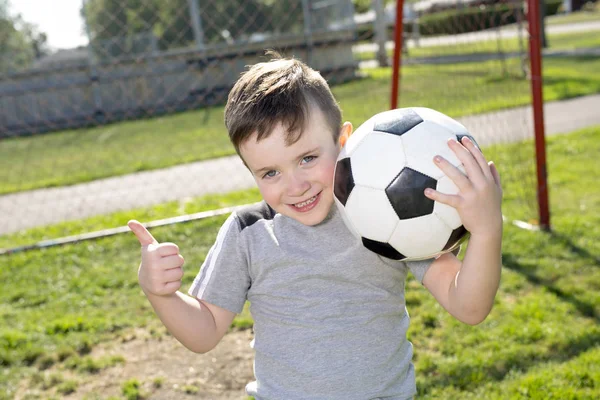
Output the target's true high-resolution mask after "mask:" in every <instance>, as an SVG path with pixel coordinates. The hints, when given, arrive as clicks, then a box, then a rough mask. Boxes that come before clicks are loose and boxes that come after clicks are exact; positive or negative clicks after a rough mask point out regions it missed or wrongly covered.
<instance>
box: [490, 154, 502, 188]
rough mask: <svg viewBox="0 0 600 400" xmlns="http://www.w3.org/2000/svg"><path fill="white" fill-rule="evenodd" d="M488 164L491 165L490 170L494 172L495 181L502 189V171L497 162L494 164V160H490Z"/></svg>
mask: <svg viewBox="0 0 600 400" xmlns="http://www.w3.org/2000/svg"><path fill="white" fill-rule="evenodd" d="M488 165H489V166H490V171H491V172H492V176H493V177H494V182H496V185H498V187H499V188H500V190H502V183H501V182H500V173H499V172H498V168H496V164H494V162H493V161H490V162H489V163H488Z"/></svg>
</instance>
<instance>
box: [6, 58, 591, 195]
mask: <svg viewBox="0 0 600 400" xmlns="http://www.w3.org/2000/svg"><path fill="white" fill-rule="evenodd" d="M505 66H506V68H507V70H508V73H507V74H503V73H502V72H501V71H502V70H501V64H500V63H499V62H497V61H490V62H487V63H464V64H458V65H441V66H434V65H420V66H410V67H406V68H403V70H402V76H403V78H402V79H403V80H402V93H401V100H400V104H401V106H411V105H420V106H426V107H430V108H434V109H437V110H439V111H442V112H444V113H446V114H449V115H451V116H453V117H459V116H462V115H467V114H476V113H481V112H486V111H492V110H498V109H502V108H507V107H514V106H518V105H524V104H528V103H529V102H530V89H529V84H528V82H527V81H526V80H524V79H523V78H521V76H520V75H519V74H518V71H519V67H518V64H517V60H509V61H507V62H506V64H505ZM363 72H364V73H365V75H366V77H365V79H361V80H357V81H353V82H350V83H346V84H343V85H339V86H336V87H334V88H333V91H334V94H335V96H336V98H337V99H338V100H339V102H340V104H341V106H342V108H343V112H344V118H345V119H347V120H350V121H352V122H353V123H354V125H355V126H358V125H360V123H362V122H363V121H364V120H366V119H367V118H369V117H370V116H372V115H374V114H376V113H378V112H381V111H383V110H386V109H388V107H389V96H390V94H389V93H390V79H391V69H390V68H382V69H370V70H365V71H363ZM544 74H545V81H544V97H545V100H546V101H552V100H558V99H565V98H571V97H576V96H581V95H586V94H591V93H598V92H600V59H598V58H582V57H580V58H576V57H570V58H550V59H547V60H545V61H544ZM227 154H233V149H232V147H231V145H230V144H229V141H228V138H227V134H226V132H225V128H224V124H223V108H222V107H212V108H206V109H201V110H197V111H192V112H187V113H181V114H176V115H171V116H164V117H159V118H153V119H146V120H138V121H130V122H122V123H116V124H112V125H107V126H102V127H96V128H91V129H81V130H71V131H63V132H56V133H52V134H46V135H39V136H34V137H23V138H15V139H10V140H2V141H0V194H6V193H11V192H17V191H22V190H29V189H35V188H42V187H52V186H61V185H69V184H75V183H81V182H85V181H91V180H94V179H99V178H104V177H110V176H116V175H122V174H127V173H131V172H135V171H141V170H149V169H155V168H162V167H167V166H172V165H176V164H181V163H185V162H191V161H198V160H204V159H208V158H213V157H219V156H223V155H227Z"/></svg>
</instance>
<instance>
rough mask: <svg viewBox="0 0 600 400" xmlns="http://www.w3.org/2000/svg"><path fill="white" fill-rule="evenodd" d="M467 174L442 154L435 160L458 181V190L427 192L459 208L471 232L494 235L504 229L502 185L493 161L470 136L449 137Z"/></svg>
mask: <svg viewBox="0 0 600 400" xmlns="http://www.w3.org/2000/svg"><path fill="white" fill-rule="evenodd" d="M448 145H449V146H450V148H451V149H452V150H453V151H454V153H455V154H456V156H457V157H458V159H459V160H460V161H461V162H462V164H463V165H464V168H465V171H466V172H467V175H465V174H464V173H463V172H461V171H460V170H459V169H458V168H457V167H455V166H454V165H452V164H451V163H449V162H448V161H447V160H445V159H444V158H442V157H440V156H436V157H435V158H434V162H435V164H436V165H437V166H438V167H439V168H440V169H441V170H442V171H443V172H444V173H445V174H446V175H447V176H448V177H449V178H450V179H451V180H452V181H453V182H454V184H455V185H456V186H457V188H458V193H457V194H444V193H441V192H438V191H437V190H433V189H427V190H425V195H426V196H427V197H428V198H430V199H432V200H435V201H439V202H440V203H444V204H447V205H449V206H451V207H454V208H456V210H457V211H458V214H459V215H460V218H461V220H462V223H463V225H464V227H465V229H467V230H468V231H469V232H470V233H471V235H478V236H490V235H497V234H498V233H499V232H502V211H501V203H502V186H501V184H500V175H499V174H498V170H497V169H496V166H495V165H494V163H493V162H489V163H488V162H487V160H486V159H485V157H484V156H483V154H482V153H481V150H479V148H478V147H477V146H476V145H475V143H473V141H471V140H470V139H469V138H468V137H466V136H464V137H463V138H462V142H460V143H459V142H458V141H456V140H454V139H451V140H449V141H448Z"/></svg>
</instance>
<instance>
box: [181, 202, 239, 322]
mask: <svg viewBox="0 0 600 400" xmlns="http://www.w3.org/2000/svg"><path fill="white" fill-rule="evenodd" d="M241 242H242V237H241V229H240V224H239V223H238V219H237V216H236V214H235V213H233V214H231V215H230V216H229V218H227V220H226V221H225V222H224V223H223V226H221V229H220V230H219V233H218V235H217V239H216V241H215V243H214V244H213V246H212V247H211V249H210V250H209V252H208V255H207V256H206V259H205V260H204V263H203V264H202V267H200V272H199V273H198V275H197V276H196V278H195V279H194V282H193V283H192V286H191V287H190V289H189V290H188V294H189V295H190V296H192V297H196V298H198V299H200V300H204V301H206V302H208V303H211V304H214V305H216V306H219V307H222V308H225V309H227V310H229V311H232V312H234V313H236V314H238V313H240V312H241V311H242V309H243V307H244V303H245V301H246V298H247V293H248V289H249V288H250V275H249V273H248V258H247V256H246V254H245V251H244V249H245V246H243V245H242V243H241Z"/></svg>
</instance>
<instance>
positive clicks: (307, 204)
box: [291, 192, 321, 212]
mask: <svg viewBox="0 0 600 400" xmlns="http://www.w3.org/2000/svg"><path fill="white" fill-rule="evenodd" d="M320 195H321V192H319V193H317V194H316V195H314V196H313V197H311V198H310V199H307V200H304V201H301V202H300V203H294V204H291V206H292V207H293V208H294V210H296V211H300V212H306V211H310V210H312V209H313V208H314V207H315V206H316V205H317V203H318V202H319V196H320Z"/></svg>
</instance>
